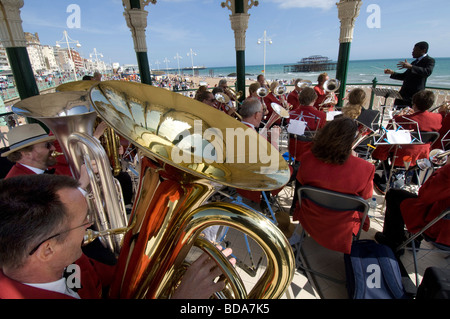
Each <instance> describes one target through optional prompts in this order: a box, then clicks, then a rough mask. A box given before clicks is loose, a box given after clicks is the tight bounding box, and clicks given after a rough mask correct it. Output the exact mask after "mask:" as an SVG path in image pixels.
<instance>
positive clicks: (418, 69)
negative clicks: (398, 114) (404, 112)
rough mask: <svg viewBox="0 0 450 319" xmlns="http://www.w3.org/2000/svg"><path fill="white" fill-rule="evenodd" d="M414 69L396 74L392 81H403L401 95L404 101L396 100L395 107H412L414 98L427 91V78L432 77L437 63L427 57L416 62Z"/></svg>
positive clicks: (392, 76)
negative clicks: (417, 94) (420, 92)
mask: <svg viewBox="0 0 450 319" xmlns="http://www.w3.org/2000/svg"><path fill="white" fill-rule="evenodd" d="M411 64H412V68H411V69H408V70H406V71H405V72H404V73H394V74H392V75H391V79H394V80H401V81H403V85H402V88H401V89H400V91H399V93H400V95H401V96H402V98H403V100H400V99H396V100H395V101H394V105H408V106H412V105H411V99H412V96H413V95H414V94H415V93H417V92H419V91H421V90H424V89H425V85H426V83H427V78H428V77H429V76H430V75H431V73H432V72H433V69H434V64H435V61H434V59H433V58H432V57H430V56H428V55H426V56H425V57H423V58H422V59H421V60H420V61H419V62H417V60H414V61H413V62H412V63H411Z"/></svg>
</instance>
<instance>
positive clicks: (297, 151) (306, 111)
mask: <svg viewBox="0 0 450 319" xmlns="http://www.w3.org/2000/svg"><path fill="white" fill-rule="evenodd" d="M302 112H303V115H305V116H307V117H306V118H304V119H303V120H304V121H305V122H306V123H307V124H308V128H309V129H310V130H311V131H317V130H318V129H320V128H322V127H324V126H325V124H326V122H327V115H326V113H325V112H323V111H319V110H317V109H316V108H315V107H313V106H306V105H302V106H299V107H296V108H294V109H292V111H290V112H289V119H297V118H298V116H299V115H300V114H301V113H302ZM311 115H314V116H316V117H317V119H313V118H311ZM310 148H311V142H305V141H299V140H297V139H296V138H289V146H288V150H289V154H290V155H291V156H293V157H294V158H295V160H296V161H299V160H300V157H301V155H302V154H303V153H305V152H306V151H308V150H309V149H310Z"/></svg>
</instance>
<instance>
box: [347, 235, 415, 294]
mask: <svg viewBox="0 0 450 319" xmlns="http://www.w3.org/2000/svg"><path fill="white" fill-rule="evenodd" d="M344 262H345V274H346V277H347V291H348V295H349V298H350V299H403V298H407V296H406V294H405V289H404V288H403V284H402V275H401V273H400V267H399V265H398V262H397V259H396V258H395V256H394V253H393V251H392V249H391V248H389V247H388V246H386V245H381V244H378V243H376V242H375V241H373V240H357V241H354V242H353V244H352V251H351V253H350V255H349V254H345V255H344Z"/></svg>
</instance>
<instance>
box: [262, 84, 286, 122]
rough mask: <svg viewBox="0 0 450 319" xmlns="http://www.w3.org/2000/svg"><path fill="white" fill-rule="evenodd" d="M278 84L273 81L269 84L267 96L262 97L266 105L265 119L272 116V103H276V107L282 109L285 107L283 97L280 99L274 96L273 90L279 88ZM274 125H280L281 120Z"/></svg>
mask: <svg viewBox="0 0 450 319" xmlns="http://www.w3.org/2000/svg"><path fill="white" fill-rule="evenodd" d="M279 85H280V84H279V83H278V82H277V81H274V82H272V83H270V91H269V94H267V96H265V97H264V99H263V100H264V104H265V105H266V108H267V111H268V113H267V115H266V119H270V117H271V116H272V113H273V109H272V105H271V104H272V103H276V104H278V105H281V106H282V107H285V108H286V107H287V102H286V99H285V97H284V96H283V95H281V96H280V97H278V96H276V95H275V93H274V91H275V88H276V87H277V86H279ZM274 124H276V125H281V118H280V119H278V120H277V121H276V122H275V123H274Z"/></svg>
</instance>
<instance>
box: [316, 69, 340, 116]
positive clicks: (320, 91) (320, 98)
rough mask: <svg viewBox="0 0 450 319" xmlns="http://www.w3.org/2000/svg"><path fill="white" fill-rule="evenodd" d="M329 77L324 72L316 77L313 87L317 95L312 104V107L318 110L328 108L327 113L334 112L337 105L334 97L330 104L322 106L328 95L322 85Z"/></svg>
mask: <svg viewBox="0 0 450 319" xmlns="http://www.w3.org/2000/svg"><path fill="white" fill-rule="evenodd" d="M329 79H330V77H329V76H328V74H327V73H326V72H324V73H321V74H319V76H318V77H317V85H316V86H314V91H316V94H317V100H316V102H315V103H314V107H315V108H316V109H318V110H321V109H323V108H328V110H329V111H333V110H334V106H335V105H336V104H337V102H338V101H337V97H336V96H335V97H334V101H333V102H332V103H330V104H326V105H322V104H323V102H324V101H325V100H326V99H327V97H328V93H327V92H326V91H325V88H324V84H325V82H326V81H328V80H329Z"/></svg>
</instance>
